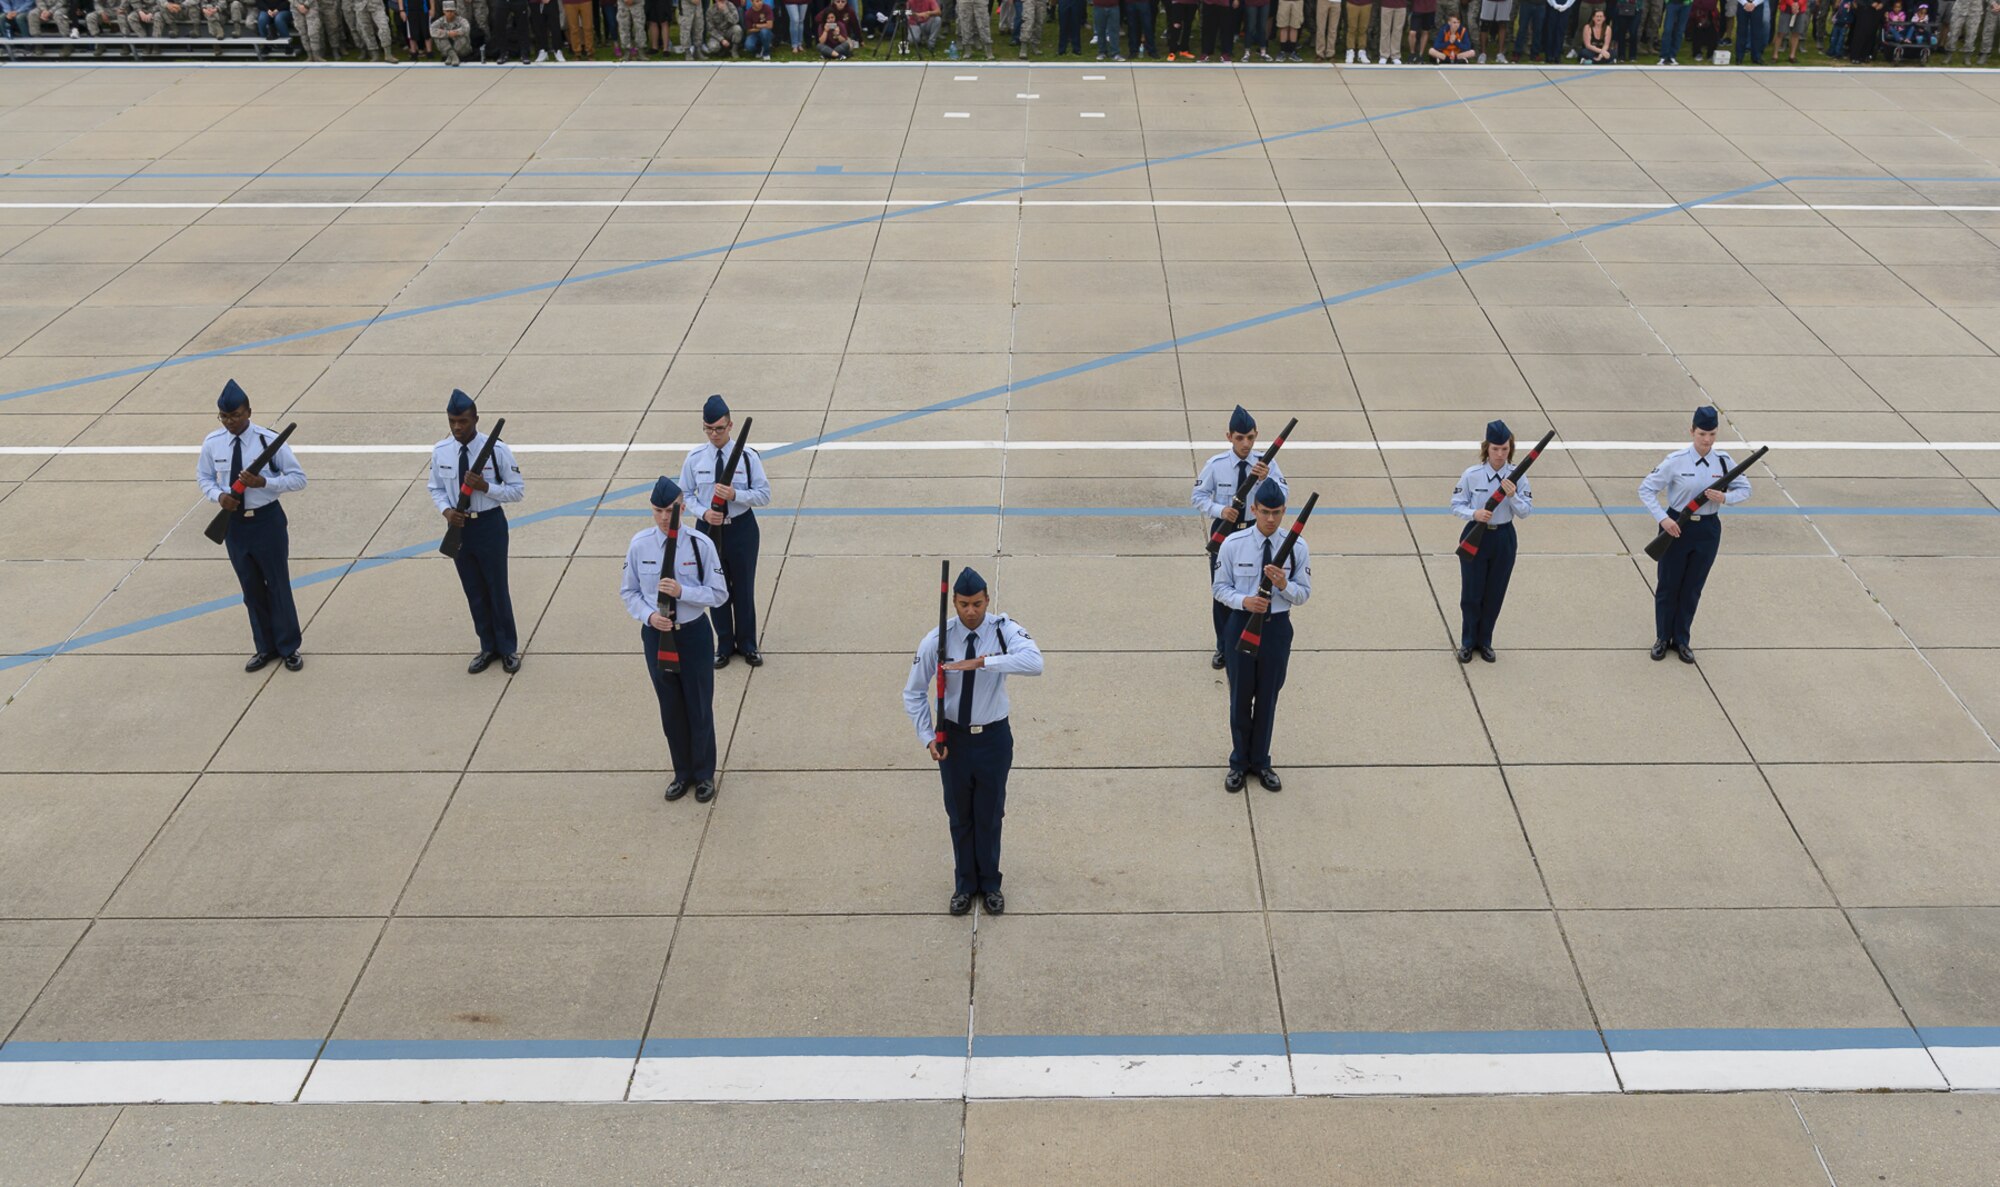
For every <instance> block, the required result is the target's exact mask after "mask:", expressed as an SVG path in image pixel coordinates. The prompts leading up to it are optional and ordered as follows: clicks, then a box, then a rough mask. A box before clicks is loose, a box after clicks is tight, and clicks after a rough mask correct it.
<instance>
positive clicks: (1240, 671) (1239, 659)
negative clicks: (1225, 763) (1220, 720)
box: [1216, 602, 1292, 771]
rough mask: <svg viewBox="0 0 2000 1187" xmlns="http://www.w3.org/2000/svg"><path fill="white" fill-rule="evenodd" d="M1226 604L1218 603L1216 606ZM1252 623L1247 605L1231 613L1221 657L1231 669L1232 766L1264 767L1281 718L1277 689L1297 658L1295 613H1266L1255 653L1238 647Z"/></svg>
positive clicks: (1257, 768)
mask: <svg viewBox="0 0 2000 1187" xmlns="http://www.w3.org/2000/svg"><path fill="white" fill-rule="evenodd" d="M1221 604H1222V603H1220V602H1217V603H1216V605H1218V606H1219V605H1221ZM1249 625H1250V614H1249V612H1248V611H1244V610H1231V611H1230V612H1229V646H1227V647H1225V648H1223V649H1222V657H1223V660H1224V661H1225V663H1226V665H1227V668H1228V672H1229V741H1230V749H1229V769H1230V770H1232V771H1261V770H1263V769H1264V768H1266V767H1268V766H1270V765H1271V727H1272V725H1273V724H1275V723H1276V722H1277V719H1278V690H1279V689H1281V688H1283V687H1285V669H1286V668H1287V667H1289V666H1290V665H1291V662H1292V616H1291V613H1290V611H1287V612H1285V613H1283V614H1267V615H1265V616H1264V639H1263V642H1262V643H1260V644H1259V645H1258V647H1257V654H1256V655H1245V654H1243V653H1242V652H1240V651H1238V650H1236V640H1237V638H1238V637H1239V636H1240V635H1242V634H1243V628H1244V627H1246V626H1249Z"/></svg>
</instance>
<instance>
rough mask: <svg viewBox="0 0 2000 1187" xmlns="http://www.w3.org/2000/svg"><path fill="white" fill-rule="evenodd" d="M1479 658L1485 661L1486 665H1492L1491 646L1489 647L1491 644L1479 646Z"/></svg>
mask: <svg viewBox="0 0 2000 1187" xmlns="http://www.w3.org/2000/svg"><path fill="white" fill-rule="evenodd" d="M1479 658H1480V659H1483V660H1485V661H1486V662H1487V663H1489V664H1490V663H1492V662H1494V659H1493V647H1492V645H1491V644H1481V645H1480V647H1479Z"/></svg>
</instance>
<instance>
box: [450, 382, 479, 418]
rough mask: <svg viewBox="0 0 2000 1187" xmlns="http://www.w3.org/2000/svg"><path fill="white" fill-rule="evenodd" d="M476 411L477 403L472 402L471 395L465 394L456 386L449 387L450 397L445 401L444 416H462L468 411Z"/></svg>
mask: <svg viewBox="0 0 2000 1187" xmlns="http://www.w3.org/2000/svg"><path fill="white" fill-rule="evenodd" d="M478 411H479V405H477V404H474V403H473V402H472V397H471V396H468V395H466V394H465V393H464V392H462V391H459V390H458V389H457V388H452V389H451V399H450V400H448V401H446V402H445V406H444V412H445V415H446V416H464V415H465V414H466V413H468V412H478Z"/></svg>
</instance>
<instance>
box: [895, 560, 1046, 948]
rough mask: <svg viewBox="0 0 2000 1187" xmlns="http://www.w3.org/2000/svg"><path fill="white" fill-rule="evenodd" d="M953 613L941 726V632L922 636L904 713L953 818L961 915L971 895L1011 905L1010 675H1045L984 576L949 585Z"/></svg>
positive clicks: (1000, 906) (992, 904) (956, 900)
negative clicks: (1006, 847)
mask: <svg viewBox="0 0 2000 1187" xmlns="http://www.w3.org/2000/svg"><path fill="white" fill-rule="evenodd" d="M951 594H952V597H951V602H952V608H953V609H954V610H955V611H957V614H956V616H955V617H954V618H952V619H951V620H949V621H947V622H946V623H945V628H944V629H945V638H944V640H943V650H944V654H945V657H946V658H945V662H944V665H943V666H944V670H945V681H944V705H945V714H944V722H943V723H942V726H941V730H942V732H943V734H944V743H943V744H942V745H940V744H939V743H938V741H937V733H938V732H939V730H940V727H938V726H935V725H934V724H933V722H932V720H931V701H930V694H931V689H932V687H933V682H934V681H935V679H936V677H937V672H938V666H939V665H938V650H939V640H938V633H937V632H936V631H935V630H933V631H931V632H930V633H928V634H926V635H925V636H924V638H923V642H921V643H919V644H918V645H917V658H916V659H915V660H913V661H912V662H911V664H910V678H909V679H908V680H906V681H904V683H903V711H904V712H905V713H908V714H909V715H910V721H911V723H912V724H914V725H915V726H916V727H917V743H918V744H919V745H921V746H923V747H924V748H925V750H927V751H928V752H929V753H930V756H931V758H932V759H933V760H934V761H936V762H937V764H938V772H939V775H940V776H941V777H942V778H943V780H944V810H945V816H946V817H947V818H948V819H949V821H950V823H951V852H952V860H953V863H954V870H955V876H956V879H957V880H956V882H955V884H954V886H953V889H952V894H951V905H950V910H951V913H952V914H954V915H963V914H965V913H966V912H967V911H970V910H971V909H972V896H973V895H975V894H978V895H981V896H983V898H984V899H985V903H986V913H987V914H989V915H998V914H1000V913H1001V912H1002V911H1005V910H1006V909H1007V900H1006V898H1005V897H1004V896H1003V895H1002V894H1001V893H1000V821H1001V819H1002V817H1004V816H1005V815H1006V814H1007V774H1008V772H1009V771H1011V770H1012V769H1013V766H1014V733H1013V730H1012V728H1011V727H1010V726H1009V725H1008V724H1007V712H1008V702H1007V677H1008V676H1039V675H1041V674H1042V649H1041V648H1039V647H1037V646H1035V641H1034V639H1032V638H1030V637H1029V636H1028V632H1027V631H1025V630H1023V629H1021V625H1020V624H1019V623H1017V622H1014V621H1011V620H1010V619H1009V618H1008V617H1007V616H1006V615H1004V614H988V613H987V612H986V609H987V605H988V595H987V592H986V579H985V578H984V577H981V576H980V575H979V574H977V573H975V572H973V571H972V570H971V569H966V570H964V571H963V572H961V573H960V574H959V575H958V580H957V581H956V582H954V583H953V585H952V589H951Z"/></svg>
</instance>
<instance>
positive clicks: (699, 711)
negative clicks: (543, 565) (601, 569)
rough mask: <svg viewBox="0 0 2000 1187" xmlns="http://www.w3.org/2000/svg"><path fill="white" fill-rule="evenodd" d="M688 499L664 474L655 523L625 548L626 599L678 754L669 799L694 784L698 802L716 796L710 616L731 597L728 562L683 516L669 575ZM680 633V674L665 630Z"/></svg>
mask: <svg viewBox="0 0 2000 1187" xmlns="http://www.w3.org/2000/svg"><path fill="white" fill-rule="evenodd" d="M680 501H681V488H680V486H679V484H677V483H676V482H675V481H674V480H673V479H671V478H668V477H666V476H665V475H661V476H660V479H659V481H657V482H655V483H654V484H653V526H651V527H649V528H645V529H642V530H641V531H640V532H639V533H638V534H637V535H635V536H633V537H632V542H631V543H630V544H628V545H626V546H625V571H624V575H623V578H622V579H621V581H620V582H619V586H618V597H619V599H620V600H622V601H623V602H624V603H625V612H626V613H627V614H630V615H631V616H632V618H633V619H634V620H635V621H636V622H638V623H639V640H640V642H641V643H642V644H643V645H644V646H645V649H646V651H645V654H646V672H647V674H648V675H649V676H651V677H652V680H653V694H654V695H655V696H657V697H658V698H659V700H660V732H662V733H664V734H666V735H667V750H668V751H669V752H670V753H671V754H672V755H673V760H674V778H673V782H671V783H669V784H667V799H669V800H677V799H679V798H681V797H682V796H684V795H686V794H687V793H688V790H689V789H690V788H692V789H693V790H694V798H695V802H696V803H700V804H705V803H708V802H709V801H710V800H712V799H714V798H715V660H714V655H715V636H714V634H713V633H712V632H711V631H710V630H709V626H708V619H707V617H706V614H707V612H708V611H709V610H712V609H714V608H715V607H717V606H720V605H722V604H723V603H724V602H726V601H728V600H729V589H728V587H727V586H726V585H724V584H723V581H722V562H721V560H720V559H719V558H717V556H716V555H715V545H713V544H711V543H709V541H708V537H706V536H704V535H702V534H701V533H699V532H691V531H689V530H688V528H687V521H686V519H685V517H683V519H682V521H681V524H680V530H679V533H678V539H677V540H676V541H675V548H674V563H673V571H672V572H670V573H669V572H662V568H663V565H662V562H663V561H664V560H665V558H666V553H667V525H668V524H669V523H671V522H672V511H673V508H674V507H675V505H677V504H679V503H680ZM663 593H664V594H666V595H668V596H669V597H672V598H673V599H674V618H673V621H672V622H668V621H667V619H666V616H665V615H663V614H661V613H660V595H661V594H663ZM670 630H671V631H672V635H671V636H670V638H671V639H672V641H673V642H674V644H675V647H674V648H673V650H674V651H675V652H677V653H678V655H679V657H680V662H679V665H678V666H679V668H680V670H679V671H677V672H663V671H661V670H660V663H659V662H658V659H657V658H656V657H658V655H659V654H660V651H661V646H660V642H661V635H662V634H664V633H666V632H667V631H670Z"/></svg>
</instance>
